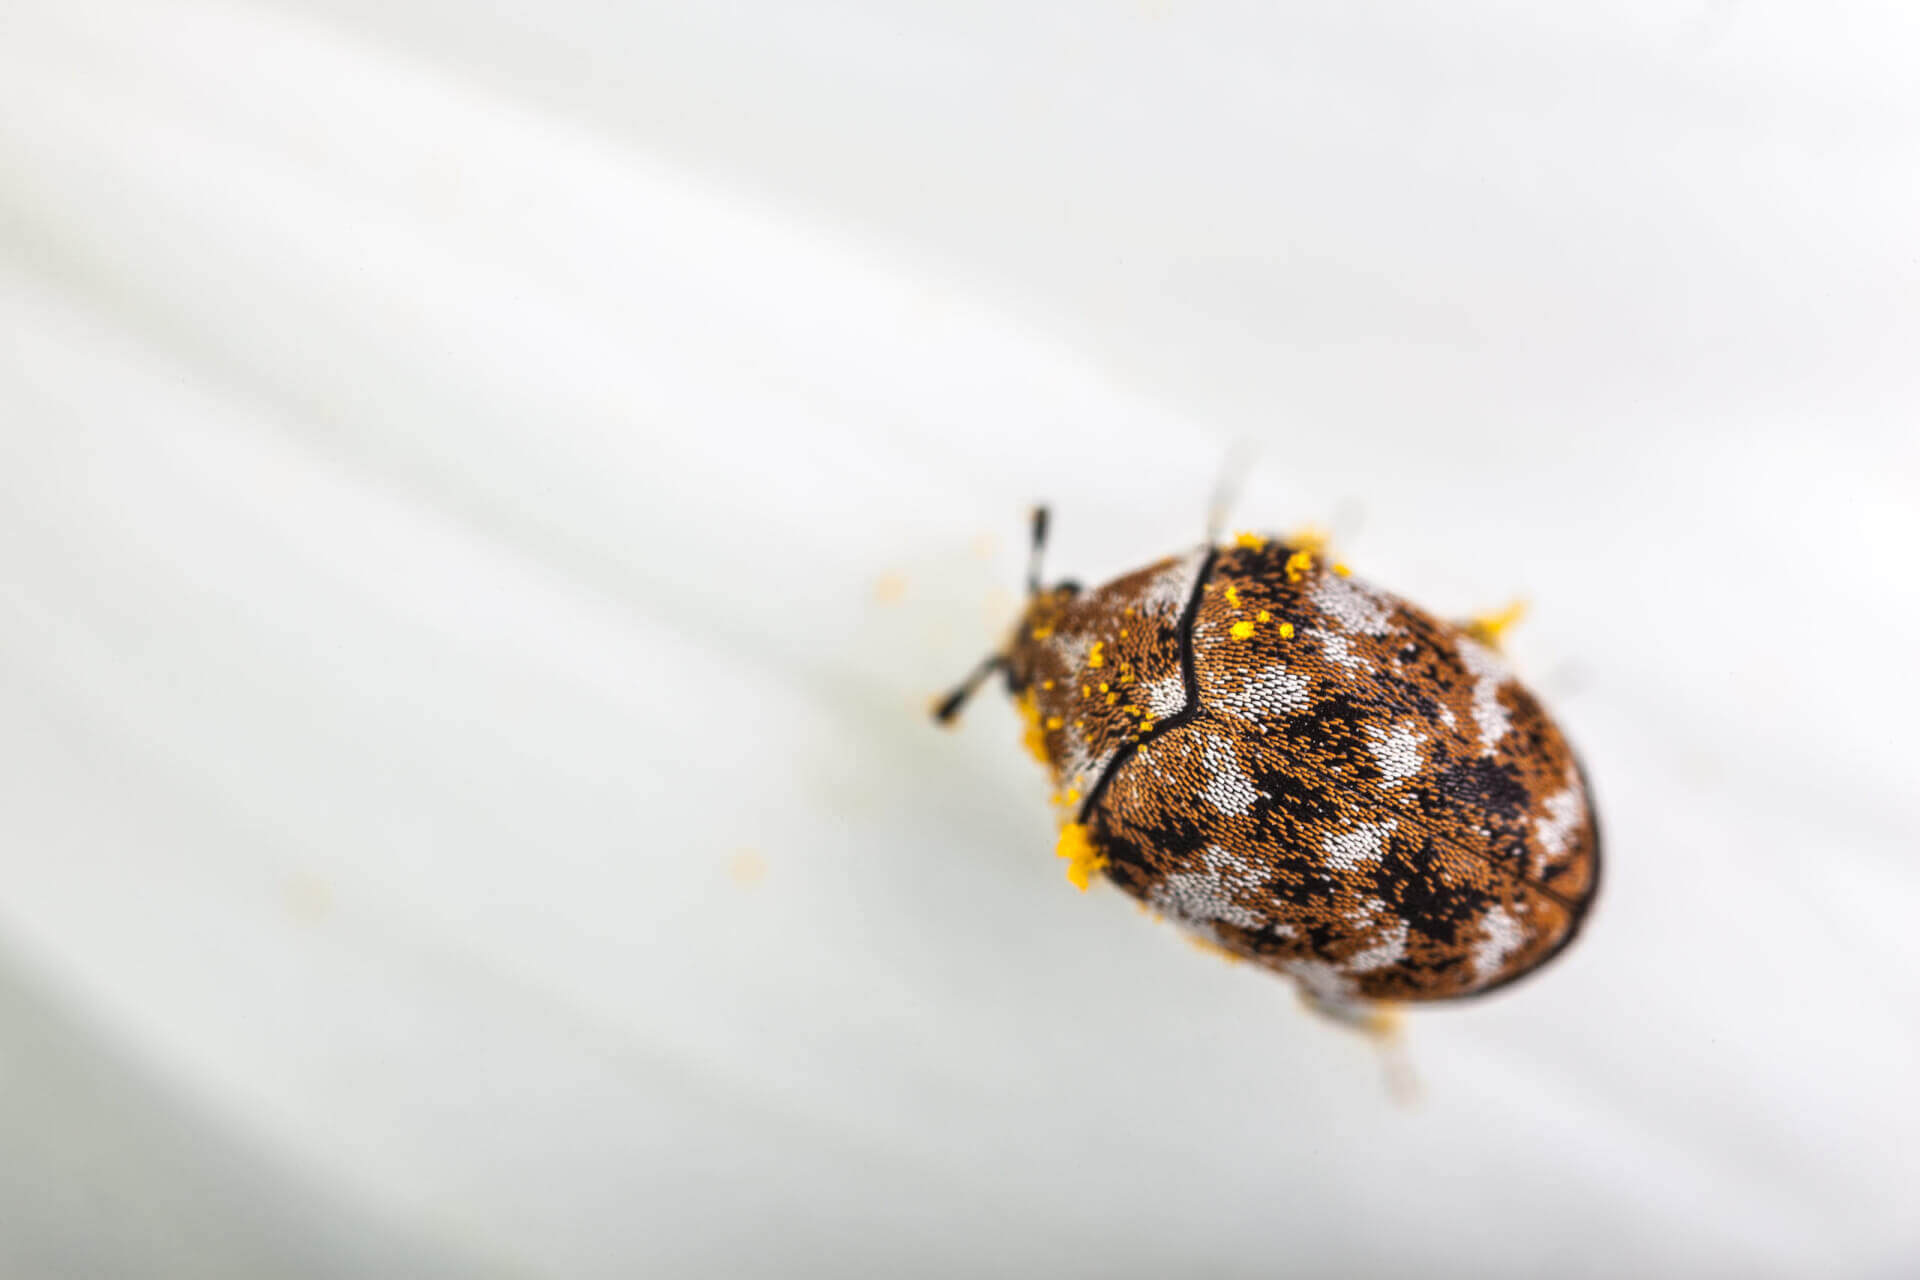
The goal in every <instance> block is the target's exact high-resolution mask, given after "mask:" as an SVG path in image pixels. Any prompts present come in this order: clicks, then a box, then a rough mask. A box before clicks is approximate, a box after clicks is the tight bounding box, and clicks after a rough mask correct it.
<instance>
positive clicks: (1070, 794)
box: [1067, 787, 1080, 804]
mask: <svg viewBox="0 0 1920 1280" xmlns="http://www.w3.org/2000/svg"><path fill="white" fill-rule="evenodd" d="M1067 803H1068V804H1079V803H1080V788H1078V787H1068V788H1067Z"/></svg>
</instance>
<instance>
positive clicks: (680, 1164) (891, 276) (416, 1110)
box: [0, 0, 1920, 1277]
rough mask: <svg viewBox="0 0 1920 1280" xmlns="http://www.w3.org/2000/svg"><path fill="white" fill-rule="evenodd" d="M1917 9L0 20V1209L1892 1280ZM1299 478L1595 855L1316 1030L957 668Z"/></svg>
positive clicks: (542, 1232) (115, 1224)
mask: <svg viewBox="0 0 1920 1280" xmlns="http://www.w3.org/2000/svg"><path fill="white" fill-rule="evenodd" d="M1916 66H1920V16H1916V13H1915V11H1914V10H1913V8H1912V6H1911V5H1908V4H1905V3H1894V2H1889V3H1886V4H1883V5H1877V6H1876V5H1869V4H1846V3H1842V4H1836V5H1828V6H1796V5H1789V4H1785V3H1758V2H1755V3H1742V2H1740V0H1704V2H1703V3H1694V4H1685V5H1677V4H1671V3H1659V4H1655V3H1629V2H1627V0H1616V2H1615V3H1611V4H1595V5H1564V6H1542V5H1532V4H1519V3H1496V2H1494V0H1466V2H1464V3H1458V4H1452V5H1444V6H1414V5H1401V4H1393V3H1372V2H1362V3H1355V2H1353V0H1314V2H1311V3H1290V4H1274V3H1245V4H1205V3H1184V2H1182V0H1164V2H1161V3H1150V4H1139V3H1125V4H1114V3H1056V4H1033V3H1011V2H1007V0H969V2H968V3H965V4H959V3H949V4H946V5H932V4H919V5H906V4H899V3H894V4H883V3H856V2H855V0H838V2H837V3H811V4H798V3H773V2H768V0H761V2H759V3H754V2H750V0H741V2H738V3H731V4H700V5H692V4H688V5H679V6H666V5H657V6H646V5H635V4H630V3H613V2H610V0H601V2H595V0H501V2H500V3H496V4H494V5H491V6H488V7H487V8H486V9H485V10H484V11H481V10H478V9H476V7H474V6H470V5H466V4H455V3H451V2H449V0H415V2H412V3H401V4H392V3H385V2H380V0H305V2H304V3H303V2H301V0H284V2H283V3H280V4H271V3H265V2H262V3H256V4H251V5H233V6H227V5H212V4H208V5H202V4H198V3H181V2H177V0H154V2H150V3H135V2H133V0H58V2H56V0H15V2H14V3H12V4H10V5H8V6H7V8H6V10H5V12H4V13H0V450H3V451H4V453H3V454H0V966H3V968H4V972H3V973H0V1143H3V1144H4V1158H0V1264H3V1265H0V1270H4V1271H5V1272H6V1273H7V1274H9V1275H22V1276H25V1275H59V1274H75V1275H81V1274H84V1275H101V1274H126V1275H134V1274H138V1275H179V1276H212V1275H223V1274H231V1275H243V1276H257V1275H329V1274H342V1275H368V1274H390V1275H402V1274H405V1275H440V1274H445V1275H458V1276H466V1275H550V1276H630V1275H673V1276H681V1275H685V1276H750V1275H768V1276H775V1275H778V1276H791V1275H822V1276H825V1275H851V1274H889V1275H892V1274H899V1275H929V1276H966V1277H972V1276H980V1275H1022V1276H1024V1275H1036V1276H1039V1275H1044V1276H1065V1275H1087V1276H1132V1275H1139V1276H1187V1275H1193V1276H1199V1275H1206V1276H1278V1275H1396V1274H1410V1273H1418V1274H1422V1275H1439V1276H1449V1275H1461V1276H1487V1275H1497V1276H1505V1275H1512V1276H1531V1275H1539V1274H1543V1273H1547V1272H1552V1273H1554V1274H1560V1275H1595V1276H1610V1275H1622V1274H1652V1275H1662V1276H1680V1275H1739V1276H1766V1275H1782V1276H1787V1275H1811V1274H1819V1275H1823V1276H1855V1275H1858V1276H1875V1275H1879V1276H1894V1275H1903V1274H1912V1273H1913V1271H1914V1269H1916V1268H1920V1190H1916V1187H1917V1186H1920V1181H1917V1180H1920V1095H1917V1093H1916V1087H1915V1081H1916V1079H1920V931H1917V930H1916V929H1915V927H1914V921H1915V920H1916V918H1920V916H1917V915H1916V913H1917V912H1920V794H1916V788H1915V785H1914V781H1915V774H1916V764H1920V759H1917V756H1920V750H1917V749H1916V745H1915V743H1916V740H1915V732H1916V724H1917V723H1920V677H1916V675H1915V671H1916V666H1915V653H1916V651H1920V592H1916V590H1915V586H1914V581H1915V565H1916V563H1917V562H1920V561H1917V559H1916V557H1917V556H1920V426H1917V425H1916V408H1920V362H1916V360H1915V359H1914V352H1915V351H1916V350H1917V349H1920V252H1917V251H1916V239H1915V228H1916V227H1920V151H1917V150H1916V140H1917V139H1920V76H1916V75H1915V74H1914V69H1915V67H1916ZM1235 439H1241V440H1246V441H1249V442H1251V443H1252V444H1254V445H1255V446H1256V448H1257V451H1258V452H1257V463H1256V465H1255V467H1254V470H1253V471H1252V474H1251V476H1250V478H1249V481H1248V483H1247V486H1246V489H1245V491H1244V493H1243V495H1242V497H1241V499H1240V503H1239V507H1238V512H1237V523H1238V524H1241V525H1251V526H1254V527H1261V528H1269V529H1282V528H1287V527H1291V526H1295V525H1298V524H1301V523H1305V522H1308V521H1318V522H1321V523H1328V522H1332V523H1333V524H1334V525H1335V526H1336V528H1337V529H1338V530H1339V531H1340V532H1341V533H1342V535H1343V542H1342V548H1343V554H1344V555H1345V556H1346V558H1348V559H1349V560H1351V561H1352V562H1353V563H1354V564H1355V566H1356V570H1357V572H1359V573H1360V574H1361V575H1362V576H1364V577H1368V578H1370V579H1372V580H1374V581H1377V582H1379V583H1381V584H1382V585H1385V586H1388V587H1390V588H1393V589H1396V590H1398V591H1401V592H1402V593H1404V594H1406V595H1409V596H1411V597H1413V598H1415V599H1417V600H1419V601H1421V602H1423V603H1425V604H1426V605H1427V606H1428V607H1430V608H1433V609H1435V610H1437V611H1439V612H1442V613H1448V614H1456V615H1458V614H1465V613H1469V612H1472V611H1475V610H1478V609H1481V608H1484V607H1486V606H1489V605H1495V604H1498V603H1501V602H1502V601H1504V600H1506V599H1507V598H1508V597H1509V596H1511V595H1513V594H1515V593H1516V592H1519V593H1524V594H1525V595H1527V596H1528V597H1529V598H1530V599H1531V601H1532V603H1533V613H1532V616H1531V619H1530V621H1529V623H1528V624H1527V625H1526V627H1525V628H1524V629H1523V630H1522V631H1521V632H1520V633H1519V634H1518V635H1517V637H1516V638H1515V640H1514V643H1513V646H1512V649H1513V653H1514V656H1515V660H1516V661H1517V662H1518V663H1519V665H1520V666H1521V667H1522V668H1523V670H1525V671H1526V672H1527V673H1528V674H1529V677H1530V679H1531V680H1532V682H1533V683H1534V684H1535V685H1536V687H1538V688H1539V689H1540V691H1541V692H1542V693H1543V695H1544V696H1545V697H1546V698H1547V700H1548V701H1549V703H1550V704H1551V705H1552V706H1553V707H1554V708H1555V709H1556V711H1557V713H1558V714H1559V716H1560V718H1561V719H1562V721H1563V722H1564V724H1565V725H1566V727H1567V728H1568V730H1569V732H1570V733H1571V734H1572V735H1573V737H1574V738H1575V740H1576V742H1577V743H1578V744H1579V746H1580V747H1581V749H1582V751H1583V754H1584V756H1585V758H1586V762H1587V766H1588V769H1589V771H1590V773H1591V775H1592V778H1593V781H1594V785H1595V789H1596V793H1597V796H1598V799H1599V803H1600V806H1601V810H1602V816H1603V818H1604V820H1605V823H1606V831H1607V836H1608V865H1607V884H1606V890H1605V895H1604V898H1603V901H1602V903H1601V905H1600V908H1599V910H1598V912H1597V914H1596V916H1595V917H1594V919H1593V921H1592V924H1591V926H1590V929H1589V933H1588V935H1587V936H1586V937H1585V938H1584V939H1583V940H1582V942H1581V944H1580V945H1579V946H1577V947H1576V948H1575V949H1574V950H1572V951H1571V952H1570V953H1568V955H1567V956H1566V957H1565V958H1564V959H1563V960H1562V961H1560V962H1558V963H1557V964H1556V965H1555V966H1554V967H1553V968H1552V969H1550V970H1548V971H1547V972H1545V973H1543V974H1541V975H1540V976H1539V977H1537V978H1535V979H1533V980H1530V981H1528V982H1526V983H1523V984H1521V985H1520V986H1517V987H1515V988H1513V989H1512V990H1511V992H1510V993H1506V994H1502V995H1500V996H1498V997H1495V998H1490V999H1487V1000H1485V1001H1483V1002H1479V1003H1471V1004H1466V1005H1461V1006H1457V1007H1448V1008H1442V1009H1436V1010H1432V1011H1426V1012H1422V1013H1421V1014H1419V1015H1418V1016H1417V1017H1416V1018H1415V1019H1414V1021H1413V1026H1412V1030H1411V1039H1410V1051H1411V1054H1412V1057H1413V1060H1414V1063H1415V1065H1416V1068H1417V1070H1418V1072H1419V1075H1420V1079H1421V1082H1422V1097H1421V1100H1420V1101H1419V1103H1418V1104H1417V1105H1414V1106H1411V1107H1408V1106H1401V1105H1396V1104H1395V1103H1394V1102H1393V1101H1392V1100H1391V1099H1390V1098H1389V1097H1388V1096H1387V1092H1386V1090H1385V1088H1384V1087H1383V1084H1382V1080H1381V1074H1380V1070H1379V1066H1378V1063H1377V1062H1376V1061H1375V1059H1374V1058H1373V1056H1372V1054H1371V1052H1370V1050H1369V1049H1368V1048H1367V1047H1366V1046H1365V1045H1364V1044H1363V1043H1361V1042H1359V1041H1357V1040H1353V1039H1351V1038H1349V1037H1347V1036H1345V1035H1343V1034H1342V1033H1340V1032H1338V1031H1337V1030H1335V1029H1332V1028H1330V1027H1328V1026H1326V1025H1324V1024H1321V1023H1319V1022H1317V1021H1314V1020H1313V1019H1311V1018H1310V1017H1309V1016H1308V1015H1307V1014H1305V1013H1304V1012H1303V1011H1302V1010H1301V1009H1300V1008H1299V1007H1298V1006H1297V1004H1296V1003H1295V1002H1294V1001H1293V999H1292V998H1291V996H1290V995H1289V993H1288V992H1287V991H1286V990H1285V988H1284V987H1283V986H1282V985H1281V984H1279V983H1278V982H1276V981H1275V980H1273V979H1271V978H1269V977H1266V976H1263V975H1261V974H1259V973H1256V972H1253V971H1251V970H1247V969H1244V968H1229V967H1226V966H1223V965H1221V964H1220V963H1218V962H1217V961H1215V960H1213V959H1211V958H1209V957H1207V956H1205V955H1202V954H1199V953H1197V952H1195V951H1193V950H1191V949H1189V948H1188V947H1186V946H1184V945H1183V944H1182V943H1180V941H1179V940H1178V938H1177V937H1176V936H1175V935H1174V934H1173V932H1172V931H1171V930H1169V929H1167V928H1164V927H1158V926H1155V925H1153V924H1150V923H1148V922H1147V921H1145V920H1144V919H1142V918H1141V917H1140V916H1139V915H1137V914H1136V913H1135V912H1134V911H1133V910H1132V909H1131V907H1130V906H1129V905H1128V904H1127V903H1126V902H1125V901H1124V900H1123V899H1122V898H1121V897H1120V896H1119V895H1117V894H1115V893H1112V892H1111V891H1096V892H1094V893H1092V894H1089V895H1086V896H1082V895H1079V894H1076V893H1074V892H1073V891H1072V890H1071V889H1070V888H1069V887H1068V886H1067V884H1066V883H1065V881H1064V878H1063V877H1062V875H1061V869H1060V864H1058V863H1056V862H1055V861H1054V860H1053V859H1052V858H1051V856H1050V852H1049V850H1050V847H1051V822H1050V818H1049V814H1048V811H1047V806H1046V803H1045V797H1044V785H1043V781H1042V779H1041V778H1040V777H1039V775H1038V773H1037V771H1036V770H1035V769H1034V767H1033V765H1032V764H1031V762H1030V761H1028V760H1026V759H1025V758H1024V757H1023V755H1022V754H1021V753H1020V752H1019V750H1018V748H1017V746H1016V743H1015V738H1016V736H1017V734H1016V729H1015V725H1014V722H1013V717H1012V716H1011V714H1010V713H1009V711H1008V710H1007V708H1006V707H1005V706H1004V705H1002V704H1001V703H1000V702H999V700H998V699H995V698H986V699H983V700H982V701H981V703H980V704H979V705H978V706H977V707H976V708H975V709H974V710H973V712H972V713H971V714H970V716H969V717H968V719H967V721H966V723H965V724H964V725H963V727H962V728H961V729H960V731H959V732H958V733H957V734H952V735H943V734H940V733H937V732H936V731H934V730H933V729H932V728H931V727H930V726H929V725H928V724H927V723H926V722H925V719H924V715H923V712H924V708H925V704H926V699H927V698H928V697H929V695H931V694H933V693H935V692H936V691H938V690H939V689H940V688H941V687H942V686H943V685H945V684H946V683H947V682H948V681H950V680H951V679H953V678H955V677H957V676H958V675H959V674H960V673H961V672H962V671H963V670H964V669H965V668H966V667H967V666H968V665H970V664H971V663H972V662H973V661H974V660H975V659H976V658H977V657H978V656H979V655H980V654H981V653H983V652H985V651H986V649H987V648H988V647H989V646H991V645H992V644H993V643H995V641H996V640H997V638H998V628H999V627H1000V626H1001V625H1003V624H1004V622H1005V621H1006V618H1007V616H1008V610H1009V609H1010V608H1011V607H1012V603H1013V594H1012V593H1013V591H1014V589H1015V588H1016V587H1017V584H1018V579H1019V573H1020V560H1021V555H1020V545H1019V544H1020V533H1021V527H1020V526H1021V522H1022V520H1023V515H1024V508H1025V505H1026V503H1028V502H1029V501H1031V500H1032V499H1034V498H1036V497H1046V498H1049V499H1051V500H1052V501H1053V503H1054V504H1055V509H1056V515H1057V532H1058V536H1057V538H1056V541H1055V546H1054V548H1053V556H1052V562H1053V567H1054V569H1055V570H1056V571H1057V572H1059V573H1063V574H1071V575H1073V576H1076V577H1080V578H1083V579H1086V580H1097V579H1099V578H1101V577H1103V576H1106V575H1109V574H1112V573H1114V572H1118V571H1121V570H1124V569H1127V568H1131V567H1133V566H1135V565H1137V564H1140V563H1143V562H1145V561H1147V560H1149V559H1152V558H1155V557H1157V556H1159V555H1162V554H1165V553H1167V552H1170V551H1172V550H1174V549H1176V548H1178V547H1180V546H1182V545H1185V544H1188V543H1190V542H1191V541H1193V539H1194V538H1195V537H1196V536H1197V534H1198V532H1199V530H1200V526H1201V521H1202V513H1203V509H1204V506H1205V503H1206V498H1207V494H1208V492H1209V490H1210V488H1211V486H1212V484H1213V481H1214V478H1215V475H1216V473H1217V471H1218V469H1219V467H1220V465H1221V459H1222V456H1223V454H1224V453H1225V451H1226V448H1227V446H1228V444H1229V442H1230V441H1232V440H1235Z"/></svg>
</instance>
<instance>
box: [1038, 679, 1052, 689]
mask: <svg viewBox="0 0 1920 1280" xmlns="http://www.w3.org/2000/svg"><path fill="white" fill-rule="evenodd" d="M1040 687H1041V688H1042V689H1051V688H1053V681H1051V680H1042V681H1041V682H1040Z"/></svg>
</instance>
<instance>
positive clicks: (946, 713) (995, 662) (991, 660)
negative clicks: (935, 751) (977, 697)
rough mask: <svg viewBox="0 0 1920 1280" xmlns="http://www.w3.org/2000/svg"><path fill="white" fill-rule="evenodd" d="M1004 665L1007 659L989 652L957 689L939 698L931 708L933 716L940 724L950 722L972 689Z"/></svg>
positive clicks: (972, 692)
mask: <svg viewBox="0 0 1920 1280" xmlns="http://www.w3.org/2000/svg"><path fill="white" fill-rule="evenodd" d="M1006 665H1007V660H1006V659H1005V658H1004V657H1002V656H1001V655H999V654H997V653H995V654H989V655H988V656H987V657H986V659H985V660H984V661H982V662H981V663H980V665H979V666H977V667H975V668H974V669H973V670H972V671H971V672H970V673H969V674H968V675H967V678H966V679H965V680H962V681H961V682H960V686H959V687H958V688H957V689H955V690H954V691H953V692H952V693H950V694H948V695H947V696H946V697H944V698H942V699H940V705H939V706H937V707H935V708H934V709H933V718H934V719H935V720H937V721H938V722H939V723H941V724H952V723H953V718H954V717H955V716H957V715H959V714H960V708H961V707H963V706H965V705H966V702H967V699H968V698H971V697H972V696H973V695H974V691H975V690H977V689H978V688H979V687H980V686H981V685H982V684H983V683H985V681H986V678H987V677H988V676H990V675H992V674H993V673H994V672H996V671H999V670H1001V669H1003V668H1004V667H1005V666H1006Z"/></svg>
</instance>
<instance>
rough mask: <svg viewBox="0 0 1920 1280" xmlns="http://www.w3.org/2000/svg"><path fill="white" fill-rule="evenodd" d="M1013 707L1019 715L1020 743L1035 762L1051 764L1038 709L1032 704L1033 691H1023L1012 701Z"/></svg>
mask: <svg viewBox="0 0 1920 1280" xmlns="http://www.w3.org/2000/svg"><path fill="white" fill-rule="evenodd" d="M1013 707H1014V710H1016V711H1018V712H1019V713H1020V723H1021V726H1022V728H1021V732H1020V741H1021V742H1022V743H1023V744H1024V745H1025V746H1026V748H1027V751H1028V752H1029V753H1030V754H1031V755H1032V756H1033V758H1034V759H1035V760H1038V761H1039V762H1040V763H1041V764H1052V763H1053V762H1052V761H1051V760H1048V759H1047V736H1046V733H1045V731H1044V730H1042V729H1041V728H1040V708H1039V707H1038V706H1036V705H1035V704H1034V701H1033V690H1031V689H1026V690H1023V691H1022V692H1021V694H1020V696H1019V697H1017V698H1015V699H1014V700H1013Z"/></svg>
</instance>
